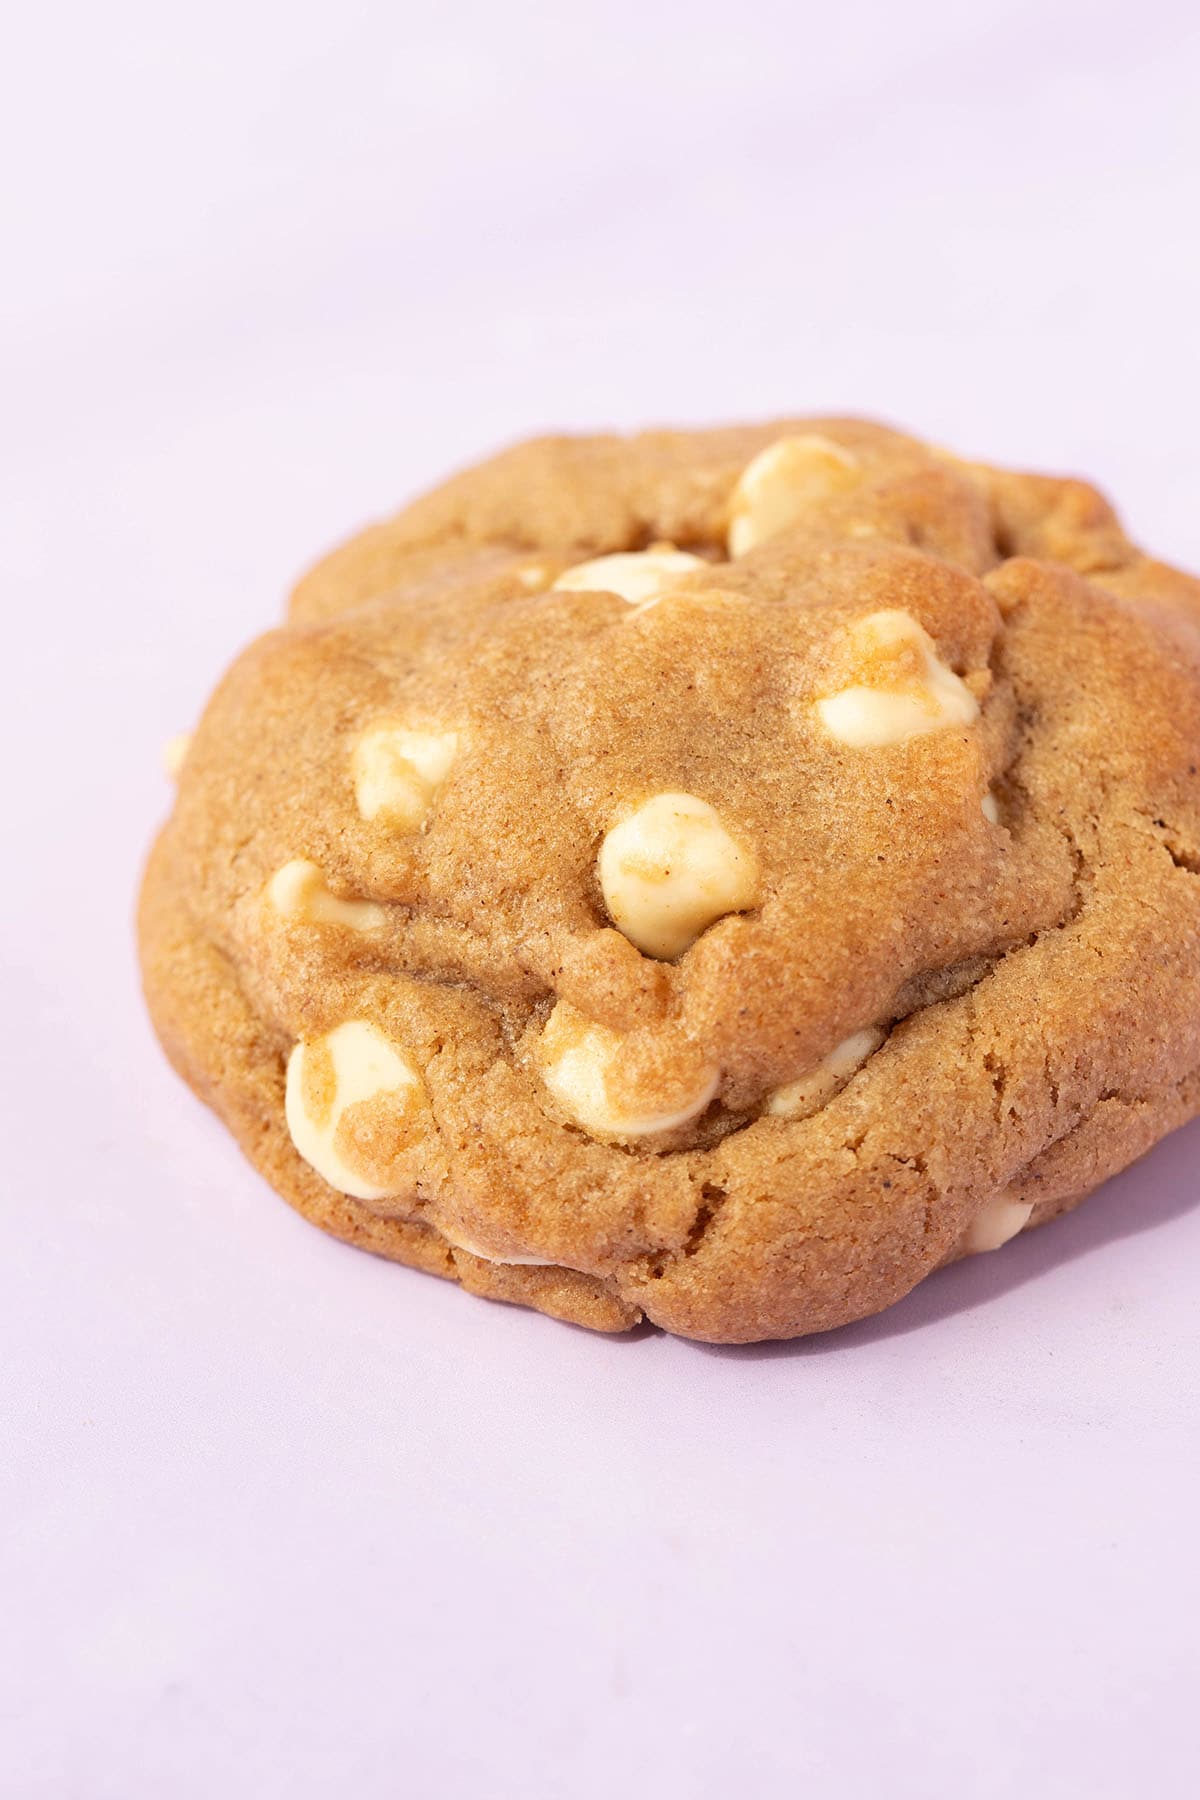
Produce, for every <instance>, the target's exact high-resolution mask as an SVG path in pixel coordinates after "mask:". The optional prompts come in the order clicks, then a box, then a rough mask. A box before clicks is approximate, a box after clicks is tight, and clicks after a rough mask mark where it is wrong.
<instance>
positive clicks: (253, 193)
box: [0, 0, 1200, 1800]
mask: <svg viewBox="0 0 1200 1800" xmlns="http://www.w3.org/2000/svg"><path fill="white" fill-rule="evenodd" d="M1193 19H1194V14H1193V10H1192V9H1191V8H1187V7H1184V6H1182V5H1179V6H1173V5H1155V4H1149V5H1143V6H1139V7H1138V8H1136V9H1133V8H1130V7H1128V6H1127V5H1125V4H1121V5H1113V4H1109V5H1104V4H1100V5H1085V4H1082V3H1080V4H1059V5H1054V4H1050V5H1034V4H1013V5H1001V4H999V3H998V0H983V3H982V4H976V5H973V6H970V7H967V6H961V5H950V4H948V3H947V4H933V3H932V0H919V3H918V4H916V5H910V6H907V7H903V8H901V7H895V8H886V9H885V8H882V7H874V6H872V7H866V6H863V5H861V4H856V3H851V4H846V5H841V6H838V7H836V8H821V9H811V8H806V7H803V6H797V5H790V6H783V5H772V6H767V7H762V8H757V9H752V8H741V9H737V8H734V9H730V8H729V7H728V6H717V5H714V4H708V3H700V4H697V5H693V6H690V7H688V8H686V9H684V8H682V7H677V6H670V7H668V6H661V5H660V6H655V5H652V4H651V5H637V6H635V5H632V4H622V3H617V4H611V5H607V6H601V5H600V4H598V0H588V3H587V4H584V5H580V6H574V7H572V6H570V5H568V6H564V7H562V8H558V9H550V8H546V9H537V10H535V9H532V8H529V9H518V10H517V11H510V13H509V14H508V15H507V16H506V17H504V18H503V19H501V18H500V17H499V16H498V14H497V13H496V11H495V9H493V8H490V7H485V6H477V7H463V6H448V7H444V8H441V9H437V8H433V7H423V8H420V9H417V8H415V7H414V8H411V9H408V8H405V7H400V8H397V7H395V6H385V5H382V4H379V5H365V4H351V3H347V0H343V3H341V4H338V5H333V4H327V5H322V6H313V5H311V4H297V5H293V6H288V7H286V8H285V7H283V6H281V5H250V6H246V5H245V4H240V5H238V6H234V5H233V4H232V0H220V3H218V4H214V5H212V6H208V7H205V8H202V9H185V8H173V7H165V8H164V7H161V6H157V7H151V6H150V5H130V4H122V3H120V0H118V3H117V4H115V5H110V6H107V7H105V8H103V9H95V8H86V7H84V6H83V5H82V4H79V3H76V4H75V5H68V6H64V7H60V8H57V9H43V10H41V11H35V10H34V9H28V10H27V12H26V14H25V15H24V16H23V17H22V20H21V22H20V25H19V26H18V27H17V37H18V43H17V50H18V51H19V52H20V54H19V55H18V57H17V58H16V62H15V64H14V63H13V62H12V61H11V60H10V63H9V67H8V69H7V70H6V74H7V77H8V86H9V88H10V89H11V91H10V92H9V93H8V95H7V96H6V98H5V102H4V105H3V106H2V107H0V153H2V154H3V160H4V166H5V168H6V170H7V171H8V173H9V177H10V179H9V180H8V181H7V182H6V184H5V195H4V199H3V201H2V202H0V205H2V207H3V212H2V213H0V238H2V241H3V242H4V244H5V247H6V252H7V255H6V259H5V260H6V264H7V271H6V276H5V281H4V288H3V309H4V312H5V315H6V318H7V321H8V324H7V327H6V331H5V334H4V342H3V350H2V351H0V356H2V359H3V360H2V362H0V378H2V384H3V391H4V393H5V395H6V401H5V409H4V421H3V425H0V430H3V431H4V434H5V440H6V442H5V448H4V469H3V479H2V481H0V509H2V510H3V514H4V519H3V529H2V531H0V557H2V558H3V560H4V564H5V573H4V596H5V598H4V630H5V643H4V649H5V668H6V675H7V679H6V683H5V702H4V706H3V708H0V730H2V731H3V734H4V743H3V763H4V769H5V784H4V785H5V793H6V802H5V822H4V844H5V850H6V855H5V857H4V867H5V871H6V872H5V873H4V875H3V890H4V899H5V906H4V913H5V929H4V932H3V935H2V936H0V959H2V962H3V967H4V1015H5V1030H4V1044H5V1050H4V1064H3V1080H2V1081H0V1108H2V1110H3V1115H4V1118H3V1126H4V1132H3V1141H4V1145H5V1153H4V1179H3V1187H2V1190H0V1193H2V1199H0V1208H2V1210H0V1236H2V1240H3V1241H2V1243H0V1271H2V1282H3V1286H2V1288H0V1294H2V1298H0V1399H2V1403H3V1422H4V1444H5V1448H4V1453H3V1455H2V1456H0V1794H2V1795H3V1796H4V1797H5V1800H8V1796H13V1797H14V1800H76V1797H78V1800H176V1797H178V1800H193V1797H194V1800H209V1797H210V1796H221V1797H222V1800H229V1797H230V1796H242V1795H246V1796H253V1797H254V1800H274V1797H275V1796H279V1797H280V1800H284V1797H286V1800H316V1797H317V1796H325V1795H328V1794H332V1793H337V1794H341V1793H345V1794H349V1795H353V1796H355V1800H390V1797H391V1796H394V1795H405V1796H411V1797H412V1800H426V1797H427V1796H442V1795H446V1796H460V1795H483V1796H487V1797H488V1800H509V1797H510V1796H511V1797H512V1800H517V1797H518V1796H520V1797H522V1800H551V1797H553V1800H557V1797H558V1796H572V1797H574V1796H579V1797H581V1800H591V1797H592V1796H599V1795H601V1794H605V1793H608V1792H610V1791H633V1790H635V1789H637V1790H644V1791H647V1792H650V1793H657V1794H661V1795H665V1796H668V1797H670V1800H675V1797H677V1796H678V1797H680V1800H685V1797H686V1800H691V1797H693V1796H698V1797H700V1800H725V1797H726V1796H741V1795H750V1796H767V1797H770V1800H774V1797H775V1796H780V1797H783V1796H787V1797H789V1800H790V1797H791V1796H795V1795H800V1794H806V1795H807V1794H813V1795H819V1796H822V1797H823V1800H825V1797H829V1796H833V1797H834V1800H840V1797H843V1796H859V1795H862V1796H870V1797H871V1800H877V1797H879V1796H904V1797H908V1796H912V1797H913V1800H918V1797H920V1800H929V1797H930V1796H943V1795H944V1796H954V1797H955V1800H960V1797H962V1796H967V1795H969V1796H971V1797H972V1800H991V1797H993V1796H995V1797H997V1800H998V1797H999V1796H1002V1795H1003V1796H1008V1795H1013V1794H1021V1795H1032V1796H1037V1800H1060V1797H1062V1800H1068V1797H1074V1796H1077V1795H1087V1796H1089V1797H1090V1800H1107V1797H1110V1796H1111V1797H1113V1800H1115V1797H1116V1796H1127V1795H1130V1794H1133V1793H1146V1794H1152V1795H1153V1796H1154V1797H1155V1800H1173V1797H1175V1796H1180V1797H1182V1796H1185V1795H1186V1796H1189V1797H1190V1796H1192V1795H1194V1794H1195V1793H1196V1792H1197V1786H1198V1781H1200V1756H1198V1752H1197V1738H1196V1731H1195V1694H1196V1685H1197V1677H1198V1674H1200V1665H1198V1658H1197V1618H1198V1614H1200V1560H1198V1557H1197V1500H1196V1495H1197V1483H1198V1479H1200V1447H1198V1432H1197V1424H1198V1405H1197V1386H1198V1383H1197V1376H1198V1372H1200V1350H1198V1341H1200V1334H1198V1330H1197V1321H1198V1317H1200V1305H1198V1299H1200V1208H1197V1206H1196V1200H1197V1197H1198V1185H1200V1184H1198V1180H1197V1156H1198V1153H1200V1128H1197V1127H1193V1128H1191V1129H1189V1130H1187V1131H1184V1132H1182V1133H1180V1134H1178V1135H1177V1136H1176V1137H1175V1138H1173V1139H1172V1140H1171V1141H1169V1142H1168V1143H1167V1144H1165V1145H1164V1146H1162V1147H1161V1148H1160V1149H1159V1150H1158V1151H1157V1152H1156V1153H1155V1154H1154V1155H1153V1156H1152V1157H1151V1158H1149V1159H1148V1160H1147V1161H1146V1162H1145V1163H1144V1164H1143V1165H1142V1166H1141V1167H1140V1168H1138V1169H1137V1170H1136V1171H1133V1172H1131V1173H1129V1174H1127V1175H1125V1176H1123V1177H1122V1178H1120V1179H1119V1180H1117V1181H1115V1182H1114V1183H1112V1184H1111V1185H1110V1187H1109V1188H1108V1189H1107V1190H1106V1191H1105V1192H1104V1193H1103V1194H1102V1195H1100V1196H1099V1197H1097V1198H1096V1199H1094V1200H1093V1201H1092V1202H1090V1203H1089V1205H1088V1206H1087V1208H1086V1209H1085V1210H1084V1211H1083V1212H1082V1213H1081V1214H1080V1215H1079V1216H1078V1217H1077V1218H1076V1219H1075V1220H1073V1221H1071V1222H1069V1223H1067V1224H1064V1225H1061V1226H1057V1227H1055V1228H1053V1229H1052V1230H1050V1231H1047V1232H1045V1233H1041V1234H1038V1235H1036V1236H1034V1237H1032V1238H1030V1239H1028V1240H1026V1241H1019V1242H1017V1243H1016V1244H1015V1245H1013V1246H1011V1247H1010V1248H1009V1249H1007V1250H1006V1251H1004V1252H1002V1253H1001V1254H999V1255H997V1256H993V1257H984V1258H980V1259H978V1260H976V1261H975V1262H974V1263H972V1264H970V1265H966V1266H962V1267H959V1268H957V1269H955V1270H952V1271H950V1272H948V1273H946V1274H944V1275H942V1276H939V1277H936V1278H935V1279H934V1280H932V1281H931V1282H930V1283H928V1284H927V1286H926V1287H924V1288H923V1289H922V1290H921V1291H920V1292H919V1293H918V1294H916V1295H915V1296H913V1297H912V1298H911V1299H910V1300H908V1301H907V1302H905V1303H904V1304H903V1305H901V1306H899V1307H898V1308H896V1309H895V1310H894V1311H893V1312H892V1313H891V1314H889V1315H888V1316H887V1317H885V1318H884V1319H882V1320H879V1321H876V1322H873V1323H869V1324H865V1325H862V1326H859V1327H855V1328H852V1329H850V1330H848V1331H845V1332H842V1333H839V1334H837V1335H836V1336H833V1337H830V1338H828V1339H825V1340H817V1341H811V1342H808V1343H804V1344H800V1345H798V1346H793V1347H790V1348H786V1347H785V1348H780V1347H775V1348H767V1349H764V1350H757V1351H756V1350H745V1351H713V1350H708V1349H704V1348H700V1347H696V1346H691V1345H687V1344H683V1343H675V1342H671V1341H669V1340H667V1339H664V1338H661V1337H658V1336H655V1335H652V1334H651V1335H644V1336H637V1337H634V1338H632V1339H630V1340H629V1341H620V1340H616V1341H614V1340H606V1339H601V1338H594V1337H591V1336H588V1335H587V1334H585V1333H583V1332H580V1331H575V1330H571V1329H569V1328H566V1327H563V1326H557V1325H554V1324H552V1323H550V1322H549V1321H546V1320H543V1319H539V1318H537V1317H534V1316H532V1315H528V1314H523V1313H520V1312H516V1311H511V1310H507V1309H504V1308H500V1307H494V1306H488V1305H486V1304H484V1303H482V1302H478V1301H472V1300H469V1299H467V1298H465V1297H464V1296H462V1295H461V1294H459V1293H457V1292H456V1291H455V1290H453V1289H451V1288H449V1287H446V1286H443V1285H441V1284H439V1283H436V1282H433V1281H430V1280H428V1279H425V1278H423V1277H421V1276H418V1275H415V1274H411V1273H408V1272H406V1271H403V1270H399V1269H395V1268H392V1267H389V1266H388V1265H386V1264H383V1263H381V1262H377V1261H374V1260H373V1259H371V1258H369V1257H365V1256H361V1255H356V1254H354V1253H352V1252H350V1251H348V1250H346V1249H343V1248H342V1247H340V1246H338V1245H336V1244H334V1243H332V1242H330V1241H328V1240H326V1239H324V1238H322V1237H321V1236H319V1235H318V1234H317V1233H316V1232H314V1231H313V1230H312V1229H311V1228H309V1227H308V1226H306V1225H304V1224H303V1223H302V1222H301V1221H300V1220H299V1219H297V1218H296V1217H295V1216H294V1215H292V1214H291V1213H290V1212H289V1211H288V1210H287V1208H286V1207H284V1206H283V1205H282V1204H281V1203H280V1202H278V1201H276V1200H274V1199H273V1198H272V1197H271V1195H270V1194H269V1193H268V1191H267V1190H266V1189H265V1187H264V1186H263V1185H262V1183H261V1182H260V1181H259V1180H258V1179H257V1177H256V1176H254V1175H253V1174H252V1173H251V1172H250V1171H249V1170H248V1168H247V1167H246V1166H245V1165H244V1164H243V1163H242V1162H241V1160H240V1159H239V1157H238V1155H237V1153H236V1151H235V1150H234V1149H233V1147H232V1145H231V1144H230V1143H229V1142H228V1141H227V1139H226V1138H225V1137H224V1135H223V1134H222V1132H221V1130H220V1129H219V1128H218V1127H217V1126H216V1124H215V1123H214V1122H213V1121H212V1120H211V1119H210V1118H209V1117H208V1116H207V1115H206V1114H205V1113H204V1112H203V1110H202V1109H201V1108H200V1107H199V1105H198V1104H197V1103H196V1102H195V1101H193V1100H192V1099H191V1097H190V1096H189V1095H188V1094H187V1093H186V1092H185V1091H184V1090H183V1089H182V1088H181V1087H180V1085H179V1084H178V1083H177V1082H176V1080H175V1079H174V1077H173V1076H172V1075H171V1074H170V1072H169V1071H168V1070H167V1068H166V1067H165V1065H164V1063H163V1061H162V1059H161V1057H160V1056H159V1055H158V1053H157V1051H156V1049H155V1046H154V1044H153V1042H152V1040H151V1037H150V1033H149V1030H148V1027H147V1025H146V1023H145V1020H144V1018H143V1016H142V1012H141V1009H140V1005H139V1002H138V998H137V994H136V989H135V974H134V964H133V956H132V947H131V930H130V911H131V905H132V890H133V886H134V881H135V874H136V870H137V866H138V863H139V860H140V858H141V856H142V854H143V852H144V849H145V846H146V843H147V841H148V838H149V836H150V833H151V831H152V829H153V827H154V824H155V822H156V821H157V819H158V818H159V817H161V815H162V813H163V811H164V810H165V808H166V806H167V804H168V798H169V795H168V788H167V785H166V783H165V782H164V780H163V779H162V777H161V775H160V772H159V752H160V746H161V744H162V742H163V740H164V739H166V738H167V737H168V736H169V735H170V734H171V733H173V732H175V731H177V730H180V729H182V728H184V727H186V726H187V725H188V724H189V722H190V721H191V719H192V718H193V717H194V715H195V713H196V711H197V709H198V707H199V706H200V705H201V703H202V701H203V699H204V696H205V694H206V692H207V691H208V689H209V687H210V686H211V683H212V681H213V679H214V678H215V676H216V675H217V673H218V672H219V671H220V669H221V668H222V667H223V666H224V664H225V662H226V661H227V660H228V658H229V657H230V656H231V654H232V653H233V652H234V651H235V649H236V648H237V647H238V646H239V645H240V644H242V643H243V642H244V641H245V640H246V639H247V638H248V637H249V636H250V635H251V634H252V633H253V632H255V631H257V630H259V629H262V628H264V627H266V626H267V625H269V624H270V623H271V622H272V621H273V620H274V619H275V618H276V616H277V614H278V610H279V605H280V600H281V594H282V590H283V587H284V584H285V582H286V580H287V579H288V578H289V577H290V575H291V574H292V573H293V572H294V571H295V570H296V569H297V568H298V567H299V566H300V565H301V564H303V562H304V561H305V559H306V558H309V557H311V556H312V555H313V554H314V553H315V552H316V551H318V550H319V549H321V548H322V547H324V546H325V545H326V544H327V543H328V542H329V541H331V540H332V539H334V538H336V537H337V536H338V535H339V534H340V533H343V532H345V531H346V530H347V529H349V528H350V527H352V526H354V525H355V524H357V523H359V522H360V521H361V520H362V519H363V518H364V517H366V516H369V515H371V514H372V513H377V512H380V511H382V510H385V509H387V508H388V507H390V506H391V505H393V504H395V503H396V502H397V501H399V500H400V499H401V498H402V497H404V496H405V495H406V494H407V493H408V492H410V491H411V490H412V489H414V488H415V487H417V486H419V485H421V484H423V483H425V482H427V481H429V480H432V479H433V478H435V477H437V476H438V475H440V474H441V473H443V472H444V471H445V470H446V469H447V467H448V466H450V465H452V464H454V463H455V462H456V461H461V460H463V459H466V458H468V457H470V456H472V455H474V454H476V453H479V452H482V451H484V450H486V449H488V448H490V447H491V446H492V445H493V444H494V443H496V442H497V441H498V440H501V439H504V438H508V437H511V436H514V435H517V434H519V433H521V432H524V431H527V430H532V429H536V428H539V427H546V426H552V425H571V426H580V427H583V426H587V425H596V424H601V423H606V422H613V423H616V424H622V425H623V424H635V423H641V422H645V421H651V420H662V419H679V420H688V419H698V420H699V419H709V418H721V417H726V418H730V417H739V416H744V415H753V414H757V413H766V412H770V411H772V410H778V409H786V408H802V407H807V406H811V407H813V408H814V409H816V408H821V407H841V408H846V409H857V410H861V411H868V412H876V413H879V414H881V415H883V416H890V417H892V418H895V419H897V420H899V421H902V422H904V423H907V424H910V425H911V426H912V427H914V428H915V429H918V430H923V431H924V432H926V433H927V434H928V435H930V436H931V437H932V438H934V439H935V440H937V441H941V442H945V443H950V444H954V445H956V446H960V447H962V448H964V449H966V450H974V451H979V452H982V453H988V454H991V455H993V456H995V457H996V458H997V459H1008V460H1012V461H1014V462H1023V463H1027V464H1029V465H1033V466H1042V467H1048V468H1062V467H1067V468H1076V469H1082V470H1084V471H1087V472H1089V473H1091V474H1094V475H1095V476H1097V477H1098V478H1100V479H1101V480H1102V481H1103V482H1104V483H1105V484H1106V485H1107V486H1109V487H1110V488H1111V490H1112V491H1113V492H1114V493H1115V494H1117V495H1118V497H1119V498H1120V500H1121V502H1122V504H1123V507H1124V510H1125V512H1126V515H1127V517H1128V519H1129V521H1130V523H1131V526H1132V528H1133V529H1134V530H1135V531H1136V532H1137V533H1138V534H1139V535H1140V536H1142V537H1143V538H1144V539H1145V540H1146V541H1147V542H1148V543H1149V544H1151V545H1152V546H1153V547H1154V549H1155V550H1156V551H1157V552H1158V553H1160V554H1162V555H1165V556H1168V557H1172V558H1174V559H1175V560H1177V561H1180V562H1184V563H1191V564H1192V565H1200V508H1198V507H1197V495H1198V493H1200V453H1198V452H1197V448H1196V418H1197V403H1198V402H1200V392H1198V391H1197V387H1198V383H1197V360H1196V330H1197V326H1196V321H1197V318H1198V317H1200V263H1198V260H1197V237H1196V220H1197V216H1198V214H1200V176H1198V173H1197V170H1198V166H1200V124H1198V122H1197V109H1196V106H1195V93H1196V90H1197V84H1198V82H1200V43H1198V40H1197V35H1196V26H1195V24H1194V23H1193Z"/></svg>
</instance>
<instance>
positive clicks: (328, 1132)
mask: <svg viewBox="0 0 1200 1800" xmlns="http://www.w3.org/2000/svg"><path fill="white" fill-rule="evenodd" d="M422 1091H423V1090H422V1085H421V1078H420V1076H419V1075H418V1074H417V1072H416V1070H415V1069H413V1067H412V1066H411V1064H410V1063H409V1062H408V1060H407V1058H406V1057H404V1056H403V1055H402V1054H401V1052H400V1051H399V1050H398V1049H397V1047H396V1045H395V1044H393V1043H392V1041H391V1040H390V1038H387V1037H385V1036H384V1034H383V1032H382V1031H380V1029H379V1027H378V1026H377V1025H372V1024H371V1023H370V1022H369V1021H368V1020H366V1019H350V1020H347V1022H346V1023H345V1024H344V1025H338V1026H337V1027H336V1028H335V1029H334V1030H333V1031H330V1032H328V1033H327V1034H326V1035H325V1036H324V1037H322V1038H317V1039H315V1040H312V1041H306V1040H304V1039H301V1040H300V1042H299V1043H298V1044H296V1045H295V1047H294V1048H293V1050H292V1053H291V1055H290V1056H289V1058H288V1066H287V1088H286V1094H285V1100H284V1112H285V1116H286V1118H287V1127H288V1131H289V1132H290V1133H291V1138H292V1142H293V1144H294V1145H295V1146H296V1149H297V1150H298V1151H299V1153H300V1155H301V1156H302V1157H303V1158H304V1160H305V1162H306V1163H309V1164H310V1165H311V1166H312V1167H313V1168H314V1169H315V1170H316V1171H317V1174H318V1175H321V1176H323V1177H324V1179H325V1180H326V1181H327V1182H328V1183H329V1185H330V1187H333V1188H336V1189H337V1190H338V1192H339V1193H342V1194H350V1195H352V1196H353V1198H354V1199H356V1200H382V1199H385V1198H386V1197H387V1196H388V1195H389V1194H390V1193H393V1192H395V1191H396V1190H394V1189H391V1188H387V1187H379V1186H377V1185H375V1184H374V1183H373V1182H371V1181H369V1180H368V1179H367V1178H366V1176H364V1174H363V1173H362V1171H361V1169H359V1168H356V1167H355V1165H354V1163H353V1161H351V1160H350V1158H351V1157H352V1155H353V1140H352V1139H351V1141H350V1142H347V1133H346V1131H345V1129H344V1128H343V1121H344V1120H345V1118H346V1114H347V1113H348V1112H350V1111H351V1109H353V1108H356V1107H359V1106H362V1105H363V1104H364V1103H367V1102H380V1101H383V1102H385V1103H386V1104H387V1107H388V1114H387V1120H386V1130H387V1133H388V1136H389V1137H390V1138H391V1140H392V1148H393V1150H394V1151H399V1150H402V1149H404V1148H405V1147H406V1145H407V1143H408V1141H409V1139H410V1137H411V1116H412V1113H413V1111H414V1108H415V1106H416V1105H417V1104H418V1103H419V1101H420V1098H421V1096H422Z"/></svg>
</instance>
